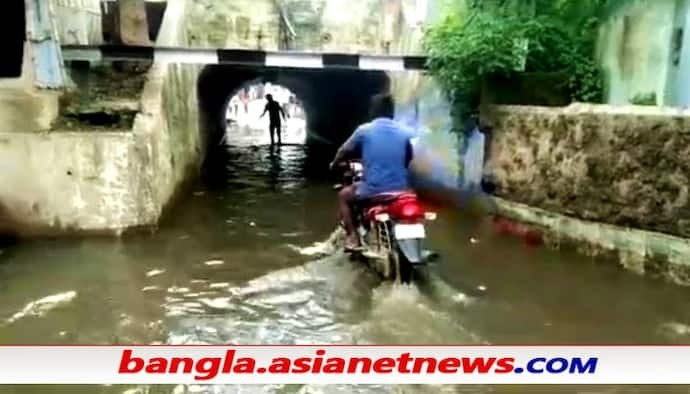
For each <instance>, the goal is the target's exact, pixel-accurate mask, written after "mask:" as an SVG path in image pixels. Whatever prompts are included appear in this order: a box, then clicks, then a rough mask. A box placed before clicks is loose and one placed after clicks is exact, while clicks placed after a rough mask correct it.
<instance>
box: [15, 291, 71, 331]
mask: <svg viewBox="0 0 690 394" xmlns="http://www.w3.org/2000/svg"><path fill="white" fill-rule="evenodd" d="M76 297H77V292H76V291H67V292H64V293H58V294H53V295H50V296H47V297H44V298H41V299H39V300H36V301H32V302H30V303H28V304H26V306H25V307H24V308H23V309H22V310H21V311H19V312H17V313H15V314H14V315H13V316H12V317H10V318H9V319H7V320H6V321H5V322H6V324H12V323H14V322H15V321H17V320H19V319H21V318H23V317H26V316H37V317H41V316H44V315H45V314H46V313H48V312H50V311H52V310H53V309H56V308H58V307H61V306H63V305H65V304H68V303H70V302H71V301H72V300H74V299H75V298H76Z"/></svg>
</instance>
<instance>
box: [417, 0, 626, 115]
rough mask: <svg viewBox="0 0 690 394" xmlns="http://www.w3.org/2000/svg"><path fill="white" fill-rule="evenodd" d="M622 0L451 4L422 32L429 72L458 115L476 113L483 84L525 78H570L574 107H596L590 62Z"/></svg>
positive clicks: (598, 83)
mask: <svg viewBox="0 0 690 394" xmlns="http://www.w3.org/2000/svg"><path fill="white" fill-rule="evenodd" d="M622 3H625V1H624V0H532V1H525V0H522V1H518V0H466V1H460V0H455V1H453V2H452V3H450V5H449V8H448V9H447V10H446V14H445V16H444V17H442V18H441V19H440V21H439V22H437V23H435V24H434V25H432V26H428V28H427V29H426V31H425V38H424V48H425V50H426V52H427V55H428V57H429V63H428V65H429V68H430V71H431V73H432V75H434V76H435V77H436V78H437V79H438V81H439V83H440V84H441V86H442V87H443V88H444V90H445V91H446V93H447V94H448V96H449V98H450V99H451V100H452V102H453V103H454V104H455V105H456V107H457V110H458V112H459V114H464V113H467V112H468V111H472V110H473V109H476V106H477V103H478V99H477V98H478V95H479V93H480V90H481V84H482V81H483V80H484V78H485V77H486V76H488V75H492V74H502V75H504V76H510V75H511V74H513V73H516V72H521V71H526V72H563V73H566V74H567V75H569V88H570V89H569V90H570V92H571V99H572V100H573V101H583V102H600V101H601V100H602V96H603V82H602V75H601V71H600V69H599V67H598V65H597V64H596V62H595V60H594V52H595V48H594V46H595V38H596V34H597V32H598V28H599V25H600V24H601V21H602V20H604V19H605V18H606V17H607V16H608V15H609V14H610V13H611V12H613V11H612V10H614V9H615V8H616V7H619V6H620V4H622Z"/></svg>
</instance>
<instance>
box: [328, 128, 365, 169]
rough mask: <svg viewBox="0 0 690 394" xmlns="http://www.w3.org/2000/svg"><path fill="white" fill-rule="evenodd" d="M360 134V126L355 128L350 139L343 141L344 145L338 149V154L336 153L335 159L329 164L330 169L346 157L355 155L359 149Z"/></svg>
mask: <svg viewBox="0 0 690 394" xmlns="http://www.w3.org/2000/svg"><path fill="white" fill-rule="evenodd" d="M362 132H363V130H362V127H361V126H360V127H359V128H357V130H355V132H354V133H352V135H351V136H350V138H348V139H347V141H345V143H344V144H343V145H342V146H341V147H340V149H338V152H336V154H335V157H334V158H333V161H332V162H331V165H330V167H331V168H333V167H334V166H336V165H337V164H338V163H340V162H341V161H342V160H343V159H344V158H345V157H346V156H348V155H350V154H352V153H355V152H357V151H358V150H359V149H360V145H361V138H362V137H361V136H362Z"/></svg>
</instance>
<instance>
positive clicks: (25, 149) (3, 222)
mask: <svg viewBox="0 0 690 394" xmlns="http://www.w3.org/2000/svg"><path fill="white" fill-rule="evenodd" d="M0 155H1V157H2V172H1V175H0V176H1V177H2V179H1V180H0V182H1V183H2V184H3V185H8V186H10V187H6V188H2V192H1V193H0V205H1V206H0V232H3V233H5V232H7V233H13V234H17V235H20V236H34V235H45V234H58V233H69V232H77V231H78V232H91V231H93V232H102V231H107V230H114V229H116V228H125V227H129V226H136V225H138V224H139V223H138V219H139V218H140V217H142V216H150V214H149V215H147V213H145V212H140V210H141V209H143V205H142V204H140V203H139V197H140V196H139V195H137V193H134V192H135V191H137V190H138V189H139V186H140V184H139V182H140V181H141V179H140V178H139V177H138V176H136V174H137V172H136V171H137V170H139V169H138V168H136V167H137V166H136V162H135V161H134V160H132V158H133V157H135V156H136V146H135V143H134V139H133V135H132V134H131V133H92V132H74V133H16V132H10V133H2V134H0Z"/></svg>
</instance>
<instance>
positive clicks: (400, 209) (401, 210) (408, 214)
mask: <svg viewBox="0 0 690 394" xmlns="http://www.w3.org/2000/svg"><path fill="white" fill-rule="evenodd" d="M392 208H393V212H394V216H395V217H396V218H398V219H402V220H417V219H421V218H424V208H423V207H422V205H421V204H420V203H419V202H417V201H402V202H400V203H397V204H395V205H394V207H392Z"/></svg>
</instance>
